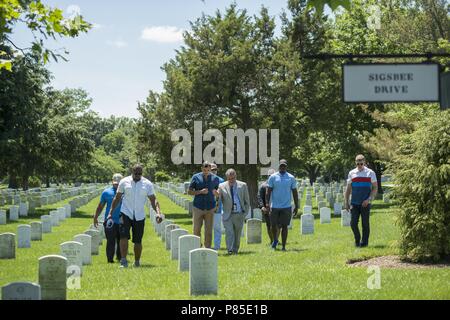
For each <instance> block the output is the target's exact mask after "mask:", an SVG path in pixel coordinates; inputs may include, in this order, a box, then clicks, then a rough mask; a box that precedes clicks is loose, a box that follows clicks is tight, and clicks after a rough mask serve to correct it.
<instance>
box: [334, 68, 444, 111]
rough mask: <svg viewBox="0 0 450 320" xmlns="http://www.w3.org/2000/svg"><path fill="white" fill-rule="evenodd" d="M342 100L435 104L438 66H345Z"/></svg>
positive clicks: (349, 101) (437, 88) (437, 98)
mask: <svg viewBox="0 0 450 320" xmlns="http://www.w3.org/2000/svg"><path fill="white" fill-rule="evenodd" d="M342 68H343V100H344V102H348V103H355V102H360V103H368V102H435V101H439V65H438V64H436V63H422V64H381V63H380V64H345V65H343V67H342Z"/></svg>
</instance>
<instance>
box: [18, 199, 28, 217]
mask: <svg viewBox="0 0 450 320" xmlns="http://www.w3.org/2000/svg"><path fill="white" fill-rule="evenodd" d="M19 216H21V217H27V216H28V203H26V202H21V203H19Z"/></svg>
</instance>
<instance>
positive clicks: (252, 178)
mask: <svg viewBox="0 0 450 320" xmlns="http://www.w3.org/2000/svg"><path fill="white" fill-rule="evenodd" d="M240 169H241V178H239V176H238V180H241V181H243V182H245V183H247V187H248V193H249V195H250V203H251V206H252V209H253V208H258V177H259V174H258V168H257V166H256V165H243V166H241V168H240Z"/></svg>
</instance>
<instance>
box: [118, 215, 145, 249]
mask: <svg viewBox="0 0 450 320" xmlns="http://www.w3.org/2000/svg"><path fill="white" fill-rule="evenodd" d="M144 225H145V219H144V220H140V221H136V220H131V219H130V218H129V217H128V216H127V215H126V214H123V213H120V222H119V233H120V239H124V238H126V239H128V240H130V228H131V229H132V230H131V231H132V233H133V240H132V242H133V243H137V244H140V243H142V237H143V236H144Z"/></svg>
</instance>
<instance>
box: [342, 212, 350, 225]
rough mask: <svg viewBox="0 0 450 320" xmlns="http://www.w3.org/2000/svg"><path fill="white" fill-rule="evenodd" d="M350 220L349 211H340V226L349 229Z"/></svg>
mask: <svg viewBox="0 0 450 320" xmlns="http://www.w3.org/2000/svg"><path fill="white" fill-rule="evenodd" d="M351 219H352V216H351V214H350V211H348V210H345V209H344V210H342V211H341V226H342V227H350V221H351Z"/></svg>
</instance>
